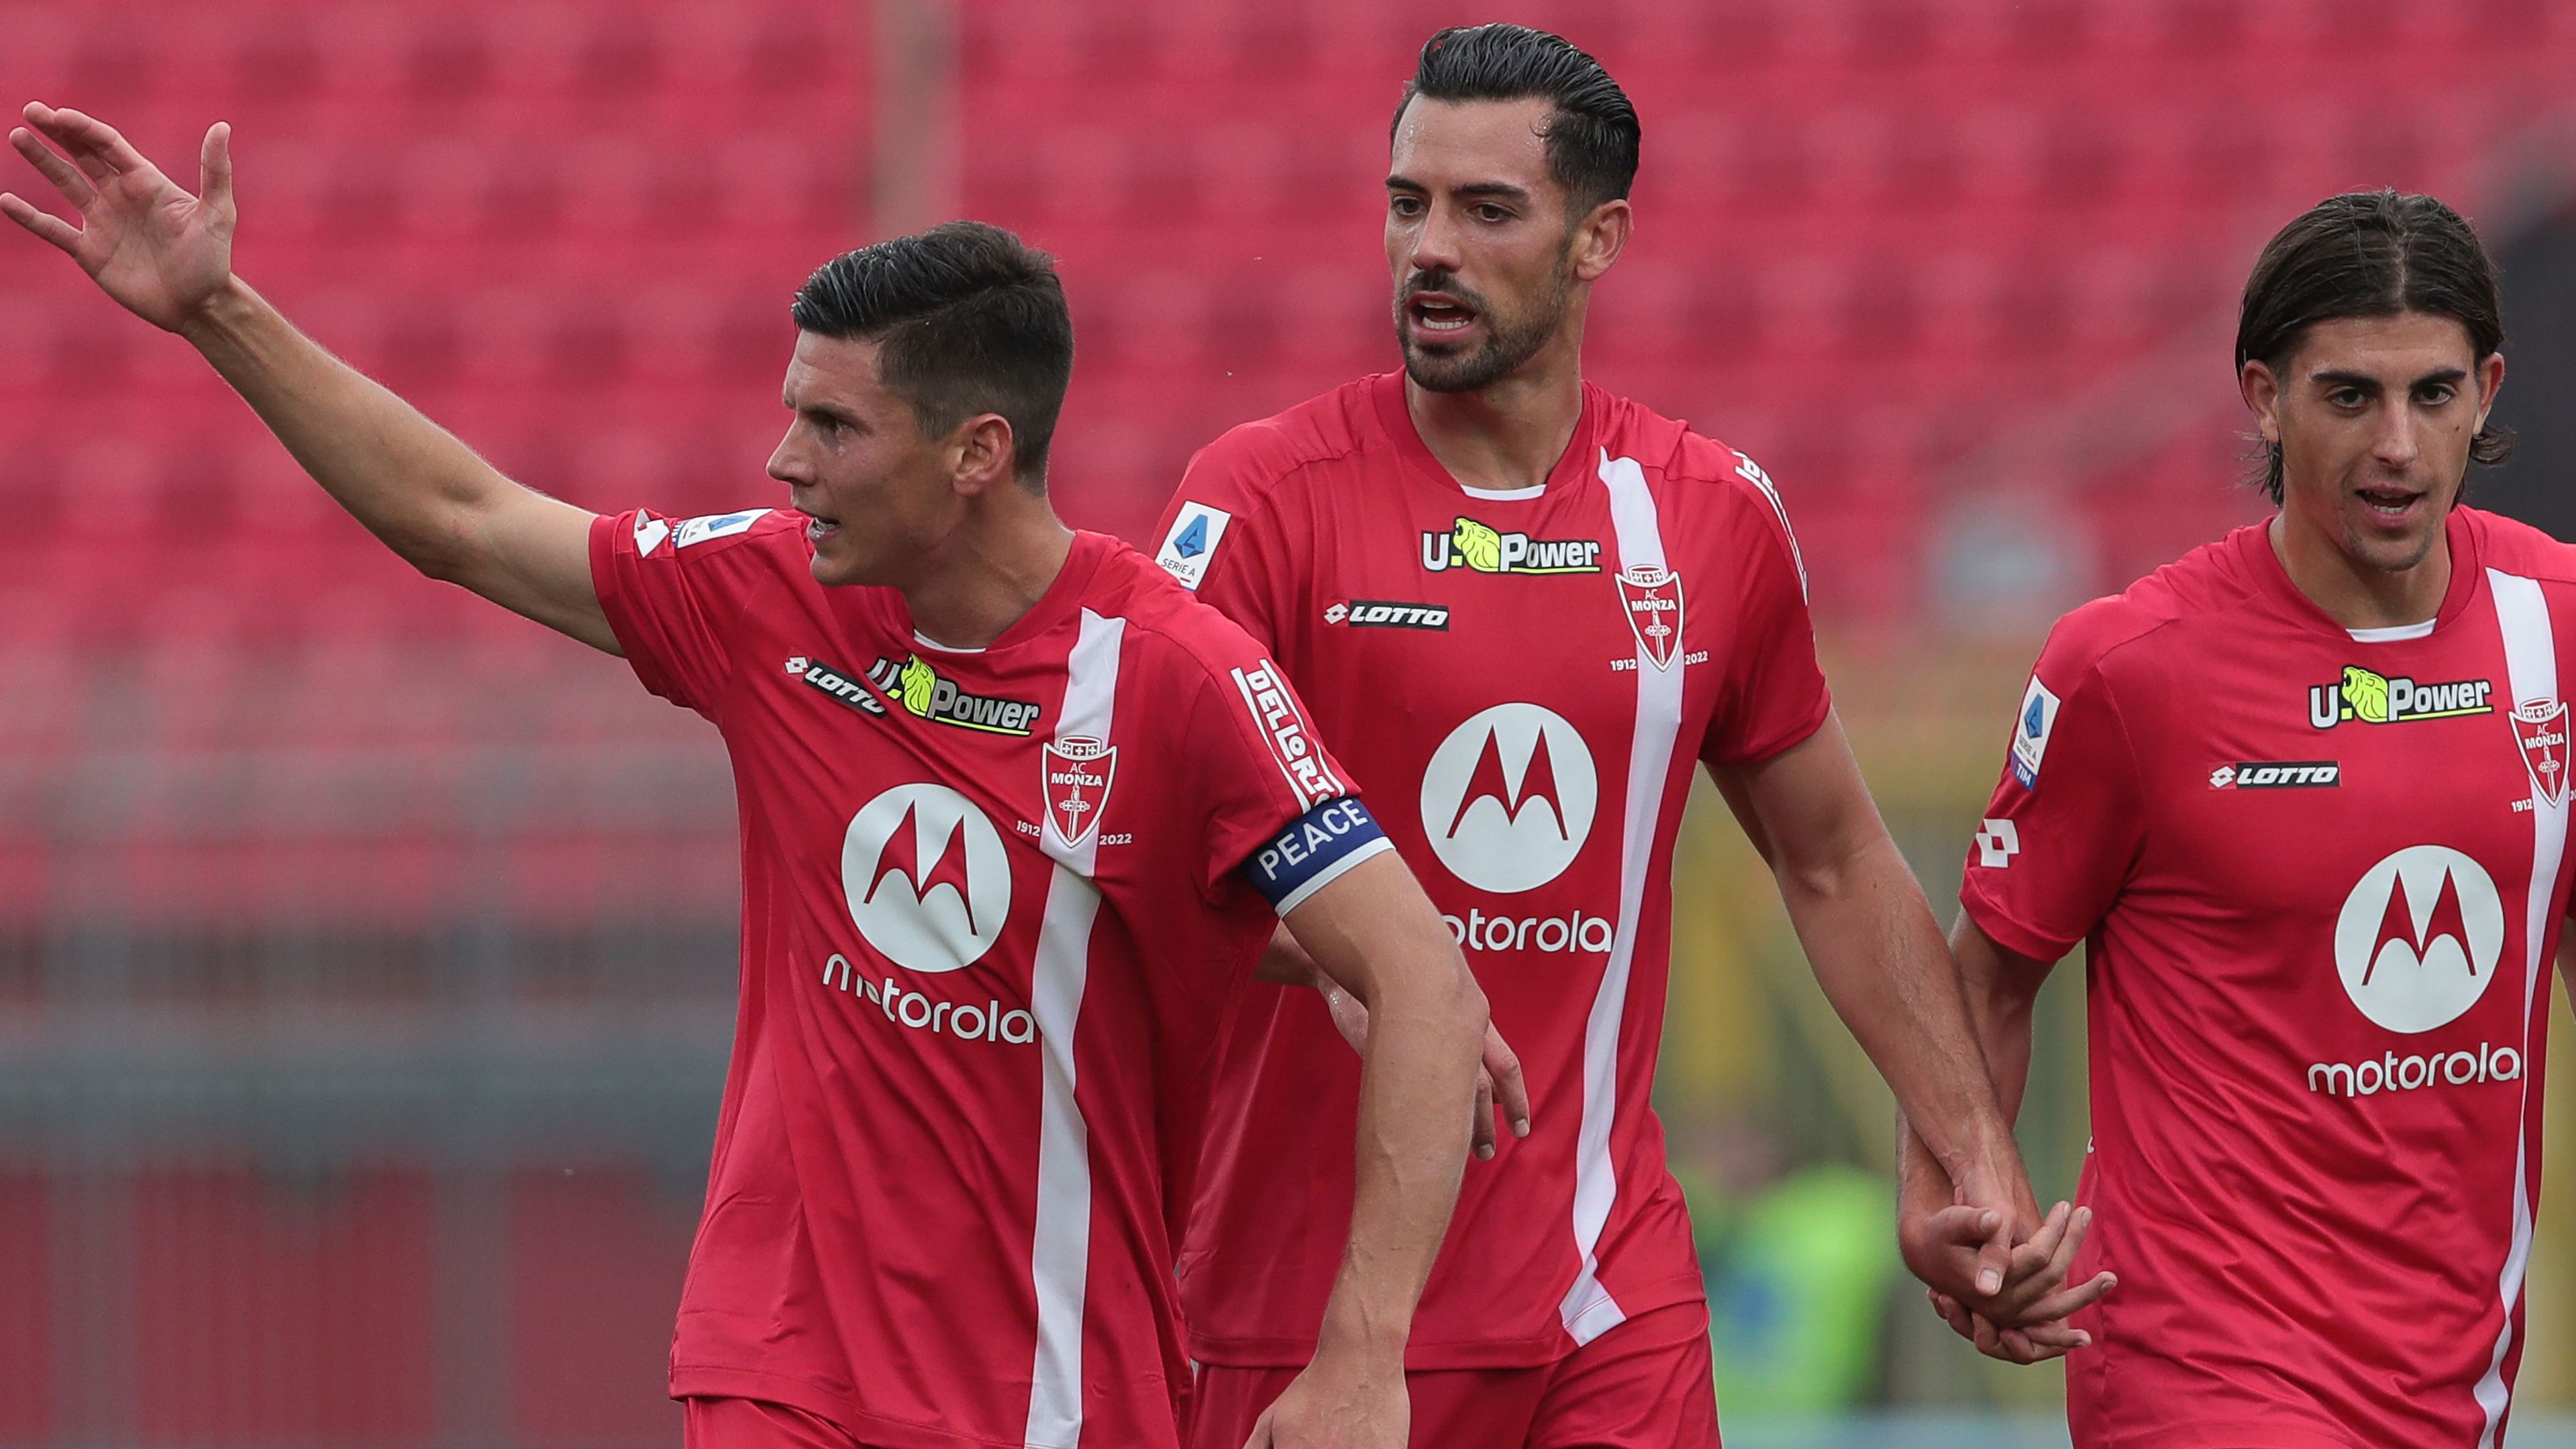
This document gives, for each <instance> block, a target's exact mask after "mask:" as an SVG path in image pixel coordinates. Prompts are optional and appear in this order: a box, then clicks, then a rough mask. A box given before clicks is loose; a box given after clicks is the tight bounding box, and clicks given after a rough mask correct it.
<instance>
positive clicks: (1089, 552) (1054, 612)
mask: <svg viewBox="0 0 2576 1449" xmlns="http://www.w3.org/2000/svg"><path fill="white" fill-rule="evenodd" d="M1117 546H1118V543H1117V540H1115V539H1113V538H1111V537H1109V536H1108V535H1107V534H1103V533H1093V532H1091V531H1090V530H1088V529H1079V528H1078V529H1075V530H1074V533H1073V547H1072V549H1071V550H1069V551H1068V552H1067V553H1066V554H1065V556H1064V567H1063V568H1060V569H1058V570H1056V574H1055V581H1054V582H1053V583H1050V584H1048V585H1047V588H1046V592H1045V593H1043V594H1040V595H1039V596H1038V601H1037V602H1036V603H1035V604H1032V605H1030V606H1029V611H1028V612H1027V613H1025V614H1022V615H1021V616H1020V617H1018V618H1017V619H1014V620H1012V621H1011V627H1009V628H1007V629H1004V630H1003V631H1002V632H1001V633H1000V634H997V635H995V636H994V638H993V642H992V643H990V644H987V645H985V646H984V647H983V648H981V649H953V648H950V647H948V646H947V645H944V644H937V643H933V642H932V641H931V640H929V639H928V638H926V637H924V636H923V634H922V633H921V631H920V630H918V629H916V628H914V627H913V624H912V610H911V609H910V608H909V607H907V606H906V605H905V603H904V601H903V594H902V593H901V592H900V591H899V590H895V589H873V590H870V592H871V593H874V594H876V595H878V596H879V599H880V605H879V607H880V609H881V611H882V613H883V616H884V623H885V625H886V627H887V628H888V629H890V630H891V631H892V632H893V634H894V636H895V637H896V638H898V639H900V640H902V641H904V645H905V647H907V648H914V647H918V648H920V649H922V650H923V651H925V652H929V653H935V654H941V655H945V656H947V657H950V658H959V657H963V656H972V655H979V654H980V655H994V654H1002V653H1006V652H1008V651H1009V650H1011V649H1013V648H1015V647H1017V646H1019V645H1021V644H1025V643H1027V642H1028V641H1030V640H1032V639H1037V638H1042V637H1044V636H1045V635H1046V633H1047V632H1048V631H1049V630H1051V629H1053V628H1055V627H1056V626H1057V625H1058V624H1061V623H1063V622H1065V621H1066V620H1067V619H1070V618H1071V617H1073V614H1074V611H1075V610H1076V609H1078V608H1080V607H1081V605H1082V597H1083V592H1084V591H1085V590H1086V589H1088V588H1089V587H1090V586H1091V579H1092V575H1094V574H1096V573H1098V572H1099V571H1100V562H1101V560H1102V559H1104V558H1106V557H1108V555H1109V550H1110V549H1112V548H1115V547H1117Z"/></svg>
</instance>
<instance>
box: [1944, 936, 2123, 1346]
mask: <svg viewBox="0 0 2576 1449" xmlns="http://www.w3.org/2000/svg"><path fill="white" fill-rule="evenodd" d="M1950 951H1951V954H1952V956H1953V957H1954V958H1955V959H1956V960H1957V961H1958V963H1959V977H1960V983H1961V985H1962V987H1963V988H1964V989H1965V991H1966V993H1967V1001H1968V1013H1969V1016H1970V1018H1971V1019H1972V1020H1973V1021H1974V1023H1975V1025H1976V1030H1977V1035H1978V1039H1979V1041H1980V1043H1981V1045H1982V1046H1983V1047H1984V1050H1985V1054H1986V1061H1987V1064H1988V1066H1989V1067H1990V1068H1992V1070H1993V1072H1994V1080H1995V1092H1996V1095H1997V1096H1998V1097H1999V1098H2000V1099H2001V1103H2002V1106H2003V1111H2004V1115H2005V1116H2006V1117H2007V1118H2008V1119H2018V1118H2019V1117H2020V1115H2021V1101H2022V1093H2023V1090H2024V1088H2025V1086H2026V1085H2027V1084H2028V1082H2029V1079H2030V1053H2031V1008H2032V1005H2033V1003H2035V1002H2036V1001H2037V1000H2038V999H2039V988H2040V987H2041V985H2042V984H2044V983H2045V982H2046V981H2047V979H2048V973H2049V970H2050V968H2051V967H2052V966H2053V965H2054V964H2055V963H2054V962H2049V961H2042V960H2039V959H2037V958H2035V957H2030V956H2024V955H2021V954H2019V953H2018V952H2014V951H2009V950H2006V949H2005V948H2004V947H2003V946H2001V945H1999V944H1997V943H1996V942H1995V940H1994V938H1992V937H1990V936H1988V935H1987V934H1986V933H1985V932H1984V931H1983V930H1981V929H1979V928H1978V926H1977V923H1976V921H1975V920H1974V919H1972V918H1971V917H1970V916H1968V915H1967V913H1965V912H1961V913H1960V916H1959V921H1958V924H1957V925H1956V926H1954V927H1953V928H1952V929H1951V931H1950ZM1896 1144H1897V1145H1896V1151H1897V1176H1898V1189H1897V1192H1898V1203H1899V1206H1898V1212H1897V1219H1898V1222H1897V1240H1898V1243H1899V1245H1900V1247H1901V1248H1902V1249H1903V1251H1904V1254H1905V1261H1906V1264H1907V1266H1909V1267H1911V1268H1912V1269H1913V1270H1914V1272H1915V1275H1916V1276H1917V1277H1919V1278H1921V1279H1923V1281H1924V1282H1925V1283H1927V1284H1929V1285H1930V1286H1931V1288H1932V1290H1933V1293H1934V1295H1935V1296H1934V1299H1933V1302H1934V1305H1935V1306H1936V1307H1938V1308H1939V1309H1940V1310H1941V1313H1942V1316H1943V1317H1945V1318H1947V1319H1949V1320H1950V1324H1951V1326H1952V1327H1953V1328H1956V1329H1958V1330H1959V1331H1960V1332H1961V1334H1962V1335H1963V1336H1965V1337H1967V1338H1969V1339H1971V1340H1973V1341H1974V1342H1975V1343H1976V1345H1977V1347H1978V1348H1979V1349H1980V1350H1982V1351H1984V1352H1986V1353H1988V1354H1990V1355H1992V1356H1994V1357H1996V1358H2002V1359H2009V1360H2012V1361H2014V1362H2018V1363H2034V1362H2037V1361H2039V1360H2041V1359H2045V1358H2054V1357H2056V1356H2057V1355H2059V1354H2061V1353H2064V1352H2066V1351H2067V1350H2068V1349H2071V1348H2079V1347H2082V1346H2083V1345H2084V1344H2086V1343H2088V1342H2090V1341H2091V1340H2090V1337H2089V1335H2086V1334H2084V1333H2082V1332H2080V1331H2077V1330H2073V1329H2069V1328H2067V1327H2066V1326H2065V1325H2064V1323H2063V1322H2062V1321H2061V1320H2063V1319H2064V1318H2065V1317H2066V1315H2068V1314H2070V1313H2073V1312H2074V1311H2075V1310H2077V1309H2079V1308H2081V1307H2083V1306H2084V1305H2086V1304H2088V1303H2091V1302H2092V1301H2093V1300H2095V1299H2097V1298H2099V1297H2101V1296H2102V1295H2103V1294H2105V1293H2108V1292H2109V1291H2110V1290H2111V1289H2112V1288H2113V1287H2115V1286H2117V1282H2118V1280H2117V1279H2116V1278H2115V1277H2113V1275H2111V1274H2109V1273H2101V1274H2096V1275H2095V1276H2094V1277H2093V1278H2092V1279H2091V1280H2090V1281H2088V1282H2086V1283H2083V1284H2079V1285H2077V1286H2075V1287H2073V1288H2064V1287H2062V1286H2061V1285H2063V1284H2064V1283H2065V1280H2066V1274H2067V1271H2068V1269H2069V1267H2070V1266H2071V1265H2072V1263H2073V1262H2074V1258H2075V1251H2076V1249H2077V1248H2079V1247H2081V1246H2082V1245H2083V1241H2084V1233H2085V1230H2086V1228H2087V1227H2088V1226H2089V1225H2090V1223H2091V1221H2092V1213H2091V1211H2090V1210H2089V1209H2085V1208H2076V1207H2071V1206H2069V1205H2067V1204H2064V1203H2061V1204H2059V1205H2058V1206H2057V1207H2056V1208H2055V1209H2053V1210H2052V1211H2051V1212H2050V1214H2049V1217H2048V1220H2047V1222H2046V1224H2045V1225H2044V1226H2043V1228H2042V1230H2041V1231H2040V1232H2039V1233H2038V1234H2037V1235H2035V1236H2034V1237H2033V1238H2032V1239H2031V1240H2030V1242H2028V1243H2026V1244H2024V1245H2022V1246H2021V1247H2019V1248H2017V1249H2015V1250H2014V1254H2013V1266H2012V1268H2011V1269H2010V1270H2009V1271H2008V1272H2007V1273H2006V1275H2005V1283H2004V1285H2003V1287H2002V1288H2000V1289H1998V1290H1995V1291H1993V1292H1984V1293H1981V1292H1979V1291H1977V1288H1976V1285H1975V1284H1974V1283H1973V1282H1972V1281H1971V1275H1970V1267H1971V1263H1972V1259H1971V1258H1970V1254H1969V1245H1970V1244H1971V1243H1973V1242H1974V1240H1975V1233H1974V1224H1972V1223H1968V1222H1965V1221H1963V1220H1962V1219H1963V1216H1964V1214H1965V1211H1966V1210H1965V1209H1963V1208H1962V1207H1961V1206H1959V1204H1958V1201H1957V1194H1956V1192H1955V1190H1954V1189H1953V1187H1952V1185H1951V1182H1950V1178H1949V1175H1948V1174H1947V1173H1945V1172H1943V1171H1942V1170H1941V1166H1940V1164H1939V1163H1938V1162H1936V1161H1934V1160H1933V1158H1932V1155H1931V1153H1930V1152H1928V1151H1927V1150H1926V1149H1925V1148H1924V1146H1923V1144H1922V1142H1921V1140H1920V1139H1919V1138H1918V1137H1917V1136H1916V1135H1915V1133H1914V1131H1913V1129H1912V1127H1911V1126H1910V1125H1908V1124H1907V1123H1906V1122H1905V1120H1904V1119H1903V1118H1902V1117H1900V1118H1899V1119H1898V1121H1897V1138H1896ZM1971 1310H1973V1316H1971Z"/></svg>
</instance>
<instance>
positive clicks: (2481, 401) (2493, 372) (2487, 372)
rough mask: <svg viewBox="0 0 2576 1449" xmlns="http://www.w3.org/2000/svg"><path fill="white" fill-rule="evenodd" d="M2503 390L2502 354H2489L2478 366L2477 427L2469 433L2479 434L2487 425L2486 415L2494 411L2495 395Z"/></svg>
mask: <svg viewBox="0 0 2576 1449" xmlns="http://www.w3.org/2000/svg"><path fill="white" fill-rule="evenodd" d="M2503 388H2504V354H2503V353H2501V352H2490V353H2488V354H2487V360H2486V361H2484V362H2481V363H2479V364H2478V425H2477V427H2474V428H2471V429H2470V430H2469V431H2471V432H2473V433H2474V432H2481V431H2483V430H2484V429H2485V428H2486V425H2487V414H2489V413H2491V412H2494V411H2495V400H2496V394H2497V393H2498V392H2499V391H2502V390H2503Z"/></svg>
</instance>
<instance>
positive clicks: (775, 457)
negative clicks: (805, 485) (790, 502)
mask: <svg viewBox="0 0 2576 1449" xmlns="http://www.w3.org/2000/svg"><path fill="white" fill-rule="evenodd" d="M804 464H805V460H804V459H803V457H802V456H800V455H799V454H798V452H797V449H796V428H795V425H794V424H790V425H789V426H788V429H787V434H786V436H784V437H782V438H780V439H779V440H778V446H777V447H775V448H772V449H770V451H769V476H770V477H772V478H775V479H777V480H778V481H779V482H781V483H802V482H804V481H806V479H807V478H808V477H810V476H811V472H810V470H808V469H807V468H806V467H805V465H804Z"/></svg>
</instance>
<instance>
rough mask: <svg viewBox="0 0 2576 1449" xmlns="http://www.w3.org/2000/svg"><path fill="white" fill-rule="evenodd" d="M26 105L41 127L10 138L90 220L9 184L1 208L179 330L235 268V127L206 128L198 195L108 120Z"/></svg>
mask: <svg viewBox="0 0 2576 1449" xmlns="http://www.w3.org/2000/svg"><path fill="white" fill-rule="evenodd" d="M24 114H25V115H26V118H27V125H28V126H29V127H32V128H33V129H32V130H29V129H19V130H13V131H11V132H10V133H9V144H10V145H11V146H14V147H16V148H17V151H18V154H19V155H21V156H24V157H26V158H27V162H28V164H29V165H32V166H34V167H35V168H36V169H37V170H38V171H40V172H42V173H44V177H45V179H46V180H48V181H50V182H52V183H53V184H54V189H55V190H57V191H60V192H61V193H62V195H63V199H64V200H65V201H67V202H69V203H71V205H72V206H73V207H74V208H75V209H77V210H78V211H79V212H80V218H81V224H80V225H79V226H77V227H75V226H73V225H72V224H71V223H69V222H67V221H64V220H63V219H61V218H60V217H57V216H53V215H51V214H49V213H46V212H43V211H39V210H37V209H36V208H35V207H34V206H32V205H30V204H29V203H28V202H27V201H26V200H25V199H24V198H22V197H18V196H15V195H12V194H9V193H6V192H0V215H6V216H7V217H8V218H9V219H10V220H11V221H14V222H16V223H18V224H19V225H20V226H23V227H25V228H26V229H27V230H29V231H31V232H34V233H35V234H36V235H37V236H39V237H41V238H43V239H44V240H46V241H48V242H51V243H53V244H54V245H55V246H57V247H60V248H61V249H62V250H63V252H64V253H65V254H66V255H68V256H70V257H71V259H72V260H73V261H75V262H78V263H79V264H80V269H81V270H82V271H84V272H87V273H89V275H90V278H91V280H93V281H95V282H97V283H98V285H99V288H100V290H102V291H104V292H106V293H107V294H108V295H109V296H110V297H113V298H115V299H116V300H117V302H118V303H120V304H122V305H123V306H124V307H125V308H126V310H128V311H130V312H132V313H134V314H135V315H136V316H138V317H141V318H142V319H143V320H145V321H147V322H150V323H151V324H152V325H154V326H156V327H162V328H167V329H169V330H170V331H174V332H175V331H177V330H178V329H179V328H180V327H181V326H182V325H184V324H185V323H186V322H187V321H188V319H189V318H190V317H191V316H193V315H195V313H196V312H197V310H198V309H199V308H200V307H202V306H204V305H205V303H206V301H207V299H208V298H211V297H213V296H214V295H215V294H216V293H217V292H218V291H220V290H221V289H222V288H223V286H224V284H225V283H226V282H227V281H229V280H231V277H232V267H233V221H234V215H235V213H234V210H233V164H232V150H231V141H232V128H231V127H230V126H227V125H225V124H223V123H221V122H217V123H216V124H215V125H214V126H213V127H212V128H211V129H209V130H208V131H207V132H206V140H205V144H204V146H203V147H202V148H201V150H200V152H199V157H198V160H199V165H200V168H201V169H200V172H199V180H198V194H197V195H194V196H191V195H190V194H188V193H187V192H186V191H183V190H181V189H180V188H179V186H178V184H177V183H176V182H173V181H172V180H171V179H170V178H169V177H167V176H164V175H163V174H161V169H160V168H159V167H157V166H154V165H153V164H152V163H151V162H149V161H147V160H145V159H143V154H142V153H141V152H139V151H137V150H135V149H134V147H133V146H132V145H131V144H129V143H128V142H127V141H126V139H125V138H124V137H123V136H120V135H118V134H117V133H116V130H115V128H114V127H112V126H109V125H108V124H106V123H105V122H103V121H99V120H97V119H95V118H93V117H90V116H86V115H83V114H82V113H81V112H79V111H71V110H57V109H55V108H54V107H51V106H47V105H42V104H38V103H30V104H29V105H28V107H27V109H26V111H25V113H24ZM40 133H41V134H40ZM49 140H50V141H51V142H53V143H54V146H59V147H61V148H62V149H61V152H60V153H59V154H58V153H57V152H56V151H55V150H54V146H48V145H46V144H45V143H46V141H49Z"/></svg>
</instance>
